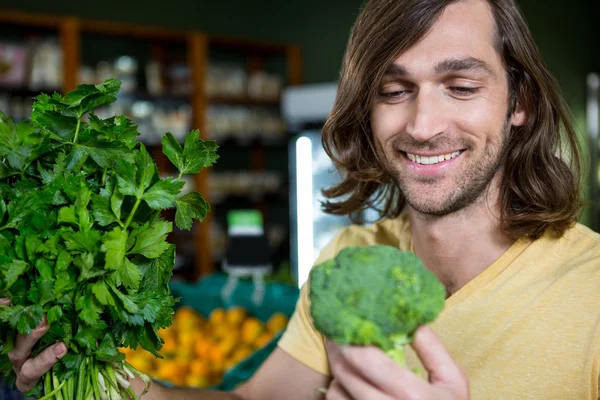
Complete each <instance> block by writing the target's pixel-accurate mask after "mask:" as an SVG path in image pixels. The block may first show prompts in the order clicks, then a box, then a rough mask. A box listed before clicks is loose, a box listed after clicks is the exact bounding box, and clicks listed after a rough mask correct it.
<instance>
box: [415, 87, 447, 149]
mask: <svg viewBox="0 0 600 400" xmlns="http://www.w3.org/2000/svg"><path fill="white" fill-rule="evenodd" d="M444 111H445V110H444V104H443V99H442V98H441V95H440V94H439V93H437V92H436V91H435V90H427V89H422V90H419V92H418V94H417V96H416V98H415V99H414V101H413V102H412V104H411V110H410V116H409V122H408V124H407V126H406V132H407V133H408V134H409V135H410V136H412V137H413V138H414V139H416V140H418V141H421V142H426V141H428V140H430V139H431V138H433V137H435V136H437V135H439V134H441V133H444V132H445V131H446V129H447V128H448V120H447V117H446V115H445V112H444Z"/></svg>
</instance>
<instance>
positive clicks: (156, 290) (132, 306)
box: [0, 79, 218, 400]
mask: <svg viewBox="0 0 600 400" xmlns="http://www.w3.org/2000/svg"><path fill="white" fill-rule="evenodd" d="M120 85H121V83H120V82H119V81H118V80H116V79H108V80H106V81H105V82H104V83H102V84H99V85H79V86H78V87H77V89H76V90H74V91H72V92H69V93H67V94H66V95H65V96H64V97H62V96H60V95H59V94H57V93H55V94H54V95H53V96H48V95H46V94H41V95H39V96H37V97H36V99H35V103H34V105H33V113H32V116H31V121H23V122H20V123H18V124H15V123H14V122H13V121H12V120H11V119H10V118H8V117H7V116H6V115H4V114H2V113H1V112H0V297H8V298H10V299H11V303H12V305H11V306H9V307H6V306H0V372H2V373H3V374H4V376H5V379H6V380H7V381H8V382H14V379H15V374H14V372H13V370H12V365H11V363H10V361H9V360H8V357H7V354H8V352H10V351H11V349H12V346H13V343H14V340H15V337H16V335H17V333H21V334H29V333H31V331H32V330H33V329H35V327H36V326H38V325H39V324H40V322H41V321H42V318H43V316H44V315H46V317H47V320H48V323H49V324H50V329H49V331H48V332H47V333H46V335H45V336H44V337H43V338H42V339H41V340H40V341H39V342H38V344H37V345H36V347H35V348H34V351H33V354H34V355H36V354H39V353H40V352H41V351H43V350H44V349H46V348H47V347H48V346H50V345H52V344H54V343H56V342H57V341H63V342H64V343H65V344H66V345H67V348H68V349H69V352H68V353H67V354H66V355H65V356H64V357H63V358H62V359H61V361H60V362H59V363H57V364H56V365H55V366H54V368H53V369H52V370H51V371H50V372H48V373H47V374H46V376H45V377H44V379H43V380H40V382H39V383H38V385H37V386H36V387H35V388H34V389H32V391H30V392H29V393H28V395H31V396H36V397H39V396H42V395H43V396H44V399H56V400H67V399H75V400H83V399H85V400H87V399H95V400H100V399H111V400H113V399H121V398H123V399H137V397H136V396H135V394H134V393H133V391H132V390H131V388H130V387H129V384H128V380H129V378H131V377H133V376H134V374H135V375H140V376H142V375H143V374H140V373H139V372H137V371H135V369H134V368H133V367H131V366H130V365H129V364H127V363H126V362H125V361H124V358H125V357H124V355H123V354H122V353H120V352H119V350H118V349H119V347H131V348H136V347H137V346H142V347H143V348H144V349H146V350H148V351H150V352H151V353H153V354H154V355H155V356H157V357H160V355H159V354H158V350H160V348H161V347H162V344H163V342H162V340H161V338H160V337H159V336H158V334H157V331H158V330H159V329H160V328H164V327H167V326H169V325H170V324H171V323H172V314H173V305H174V304H175V299H174V298H173V297H172V296H171V294H170V291H169V287H168V282H169V280H170V277H171V275H172V271H173V265H174V262H175V247H174V245H172V244H169V243H168V242H167V241H166V238H167V235H168V234H169V232H171V231H172V222H169V221H166V220H164V219H163V218H162V217H161V211H162V210H164V209H168V208H173V207H175V208H176V213H175V223H176V224H177V226H178V227H179V228H182V229H190V228H191V226H192V222H193V219H197V220H200V221H201V220H203V219H204V218H205V217H206V214H207V212H208V211H209V205H208V203H207V202H206V201H205V200H204V199H203V198H202V196H201V195H200V193H197V192H190V193H188V194H185V195H183V196H179V194H180V192H181V190H182V188H183V186H184V181H183V180H181V176H182V175H183V174H195V173H198V172H199V171H200V170H201V169H202V168H205V167H209V166H211V165H213V163H214V162H215V161H216V160H217V158H218V156H217V155H216V150H217V147H218V146H217V145H216V144H215V142H214V141H204V140H202V139H200V134H199V132H198V131H193V132H191V133H189V134H188V135H187V137H186V138H185V142H184V146H183V147H182V146H181V145H180V144H179V143H178V142H177V141H176V140H175V138H174V137H173V135H171V134H170V133H167V134H166V135H165V136H164V137H163V140H162V145H163V152H164V154H165V155H166V156H167V157H168V158H169V160H170V161H171V162H172V163H173V164H174V165H175V167H177V169H178V170H179V177H178V179H174V178H170V177H169V178H165V179H161V178H160V176H159V174H158V171H157V167H156V165H155V163H154V162H153V160H152V158H151V156H150V154H148V151H147V150H146V148H145V147H144V145H143V144H141V143H140V142H138V141H137V140H136V139H135V138H136V136H138V134H139V133H138V131H137V126H136V124H135V123H134V122H132V121H131V120H129V119H127V118H126V117H125V116H123V115H119V116H114V117H111V118H108V119H104V120H103V119H100V118H98V117H97V116H96V115H95V114H94V110H95V109H96V108H98V107H103V106H107V105H109V104H111V103H112V102H114V101H115V100H116V96H117V94H118V91H119V89H120ZM143 378H144V379H145V380H146V382H147V385H149V379H148V378H147V377H145V376H143Z"/></svg>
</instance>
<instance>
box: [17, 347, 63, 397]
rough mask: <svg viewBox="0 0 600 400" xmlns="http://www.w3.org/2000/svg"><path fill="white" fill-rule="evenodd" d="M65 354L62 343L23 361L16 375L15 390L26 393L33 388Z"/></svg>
mask: <svg viewBox="0 0 600 400" xmlns="http://www.w3.org/2000/svg"><path fill="white" fill-rule="evenodd" d="M66 353H67V347H66V346H65V344H64V343H57V344H55V345H54V346H51V347H48V348H47V349H46V350H44V351H43V352H41V353H40V354H38V356H37V357H35V358H31V359H29V360H27V361H25V362H24V363H23V365H22V367H21V371H20V373H19V374H18V375H17V382H16V385H17V389H19V390H20V391H21V392H26V391H28V390H30V389H31V388H32V387H33V386H35V384H36V382H37V381H38V379H40V378H41V377H42V376H43V375H44V374H45V373H46V372H48V371H49V370H50V369H51V368H52V367H53V366H54V364H56V362H57V361H58V360H59V359H61V358H62V357H63V356H64V355H65V354H66Z"/></svg>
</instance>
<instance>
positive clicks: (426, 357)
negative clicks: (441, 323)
mask: <svg viewBox="0 0 600 400" xmlns="http://www.w3.org/2000/svg"><path fill="white" fill-rule="evenodd" d="M411 346H412V347H413V349H415V352H416V353H417V355H418V356H419V359H420V360H421V362H422V363H423V366H424V367H425V369H426V370H427V371H428V372H429V381H430V382H431V383H432V384H434V385H436V384H437V385H439V386H445V387H455V388H456V387H460V388H465V387H466V388H468V382H467V377H466V375H465V373H464V372H463V371H462V369H461V368H460V367H459V366H458V364H457V363H456V361H454V359H453V358H452V356H451V355H450V353H449V352H448V350H446V348H445V347H444V344H443V343H442V341H441V340H440V338H439V337H438V335H436V334H435V332H434V331H433V329H431V328H430V327H428V326H421V327H419V329H418V330H417V334H416V336H415V338H414V340H413V341H412V343H411Z"/></svg>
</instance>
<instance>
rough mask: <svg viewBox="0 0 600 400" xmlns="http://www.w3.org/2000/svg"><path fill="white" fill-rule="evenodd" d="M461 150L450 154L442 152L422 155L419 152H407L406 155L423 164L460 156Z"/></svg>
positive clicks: (436, 162) (411, 159)
mask: <svg viewBox="0 0 600 400" xmlns="http://www.w3.org/2000/svg"><path fill="white" fill-rule="evenodd" d="M460 153H461V152H460V151H455V152H453V153H448V154H440V155H437V156H420V155H418V154H410V153H406V156H407V157H408V159H409V160H410V161H412V162H416V163H417V164H422V165H432V164H438V163H441V162H444V161H447V160H451V159H453V158H454V157H456V156H458V155H459V154H460Z"/></svg>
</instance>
